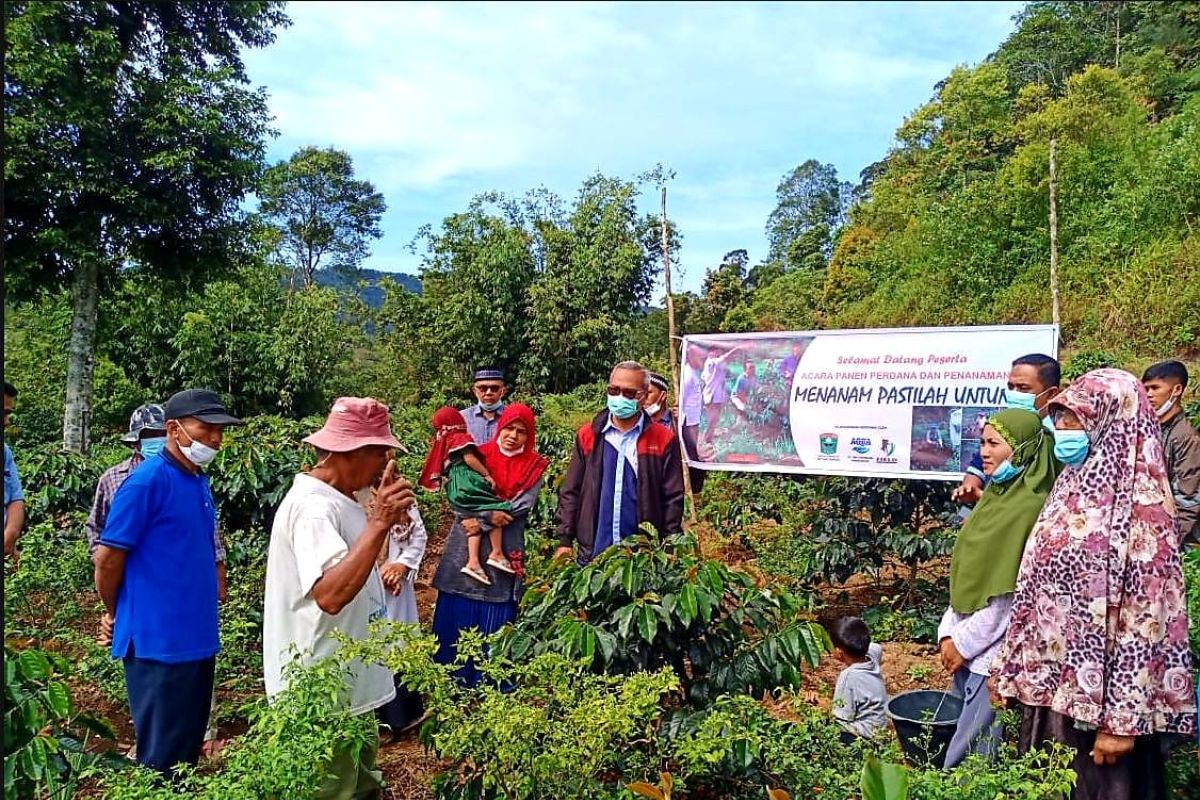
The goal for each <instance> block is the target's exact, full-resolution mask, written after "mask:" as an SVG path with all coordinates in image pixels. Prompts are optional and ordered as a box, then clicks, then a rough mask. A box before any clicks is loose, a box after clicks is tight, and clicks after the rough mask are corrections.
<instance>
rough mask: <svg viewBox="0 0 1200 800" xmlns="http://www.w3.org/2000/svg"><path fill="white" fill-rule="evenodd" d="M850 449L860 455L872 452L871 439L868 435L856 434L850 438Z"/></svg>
mask: <svg viewBox="0 0 1200 800" xmlns="http://www.w3.org/2000/svg"><path fill="white" fill-rule="evenodd" d="M850 449H851V450H853V451H854V452H856V453H858V454H859V455H864V456H865V455H866V454H867V453H869V452H871V440H870V439H868V438H867V437H866V436H855V437H854V438H853V439H851V440H850Z"/></svg>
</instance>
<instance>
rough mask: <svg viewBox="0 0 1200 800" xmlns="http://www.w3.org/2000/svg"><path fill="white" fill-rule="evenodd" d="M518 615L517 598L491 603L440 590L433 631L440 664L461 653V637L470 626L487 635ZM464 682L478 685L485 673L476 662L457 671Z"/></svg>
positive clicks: (436, 657)
mask: <svg viewBox="0 0 1200 800" xmlns="http://www.w3.org/2000/svg"><path fill="white" fill-rule="evenodd" d="M516 618H517V604H516V601H509V602H507V603H489V602H488V601H486V600H472V599H471V598H469V597H463V596H462V595H457V594H449V593H447V592H438V598H437V605H436V606H434V609H433V635H434V636H436V637H437V640H438V651H437V655H436V656H435V657H434V658H435V660H436V661H437V662H438V663H439V664H450V663H453V661H454V659H455V657H456V656H457V655H458V637H459V634H460V633H461V632H462V631H465V630H469V629H471V628H475V629H477V630H478V631H479V632H480V633H482V634H484V635H487V634H490V633H495V632H496V631H498V630H500V629H501V628H503V627H504V626H505V625H507V624H508V623H510V622H512V621H513V620H514V619H516ZM454 675H455V677H456V678H458V680H459V681H460V682H462V684H463V685H465V686H475V685H477V684H478V683H479V680H480V678H481V677H482V676H481V675H480V673H479V670H477V669H475V664H474V663H473V662H470V661H468V662H467V663H466V664H465V665H463V666H462V667H461V668H459V669H458V670H457V671H455V673H454Z"/></svg>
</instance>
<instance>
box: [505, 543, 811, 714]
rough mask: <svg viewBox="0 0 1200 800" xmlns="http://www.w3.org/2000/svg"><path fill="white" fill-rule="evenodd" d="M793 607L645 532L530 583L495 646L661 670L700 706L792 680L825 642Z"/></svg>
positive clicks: (622, 670)
mask: <svg viewBox="0 0 1200 800" xmlns="http://www.w3.org/2000/svg"><path fill="white" fill-rule="evenodd" d="M800 608H801V606H800V603H799V601H798V600H797V599H796V598H795V597H793V596H792V595H791V594H789V593H788V592H786V591H782V590H774V589H771V588H763V587H758V586H755V585H754V582H753V581H752V580H751V579H750V578H749V577H748V576H747V575H745V574H743V573H741V572H737V571H734V570H732V569H730V568H729V567H727V566H726V565H725V564H722V563H720V562H717V561H713V560H709V559H706V558H704V557H703V556H702V554H701V553H700V549H699V546H698V544H697V542H696V540H695V539H694V538H692V537H689V536H677V537H672V538H670V539H667V540H665V541H662V540H660V539H659V538H658V537H657V536H654V535H653V534H648V535H643V536H639V537H637V538H635V539H633V540H628V541H625V542H622V543H621V544H619V545H616V546H614V547H612V548H609V549H608V550H606V551H605V552H604V553H602V554H601V555H600V556H598V557H597V558H596V559H594V560H593V561H592V562H591V563H589V564H587V565H586V566H583V567H580V566H578V565H574V564H572V565H567V566H565V567H564V568H563V569H562V570H561V571H560V572H559V573H558V574H557V575H555V576H553V577H552V578H551V579H549V580H548V581H546V582H543V583H542V584H540V585H536V586H534V587H532V588H531V589H530V590H529V591H528V593H527V594H526V597H525V601H524V603H523V606H522V613H521V615H520V616H519V618H518V619H517V621H516V623H515V624H514V625H513V626H512V627H511V628H510V629H508V630H506V631H505V632H504V633H503V635H501V636H500V638H499V640H498V642H497V645H496V648H497V653H498V655H499V656H500V657H502V658H510V659H521V658H525V657H529V656H531V655H540V654H543V653H560V654H563V655H565V656H567V657H569V658H573V659H581V660H582V661H583V662H584V663H585V664H587V665H588V666H590V667H591V668H592V669H593V670H594V671H596V672H604V673H617V674H628V673H634V672H639V671H653V670H657V669H659V668H661V667H664V666H666V667H669V668H671V669H672V670H673V671H674V672H675V675H676V676H677V677H678V679H679V682H680V685H681V687H682V688H683V692H684V696H685V697H686V699H687V700H688V701H689V702H691V703H692V704H694V705H698V706H703V705H706V704H708V703H710V702H712V700H713V699H715V698H716V697H717V696H718V695H721V694H727V693H742V692H744V693H748V694H752V695H756V696H757V695H761V694H762V693H763V692H765V691H769V690H772V689H776V688H780V687H793V686H797V685H798V684H799V681H800V667H801V664H802V663H807V664H809V665H812V666H815V665H816V664H817V663H818V661H819V659H820V657H821V654H822V653H823V652H825V651H826V650H827V649H828V647H829V644H828V637H827V636H826V634H825V632H824V629H822V628H821V627H820V626H818V625H816V624H814V623H810V622H805V621H800V620H798V619H797V615H798V613H799V611H800Z"/></svg>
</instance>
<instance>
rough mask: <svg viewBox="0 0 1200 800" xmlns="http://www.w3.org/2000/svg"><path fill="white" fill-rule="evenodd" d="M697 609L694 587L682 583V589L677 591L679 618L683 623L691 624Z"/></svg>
mask: <svg viewBox="0 0 1200 800" xmlns="http://www.w3.org/2000/svg"><path fill="white" fill-rule="evenodd" d="M699 610H700V605H699V602H698V601H697V600H696V587H695V586H693V585H692V584H690V583H688V584H684V587H683V589H682V590H681V591H680V592H679V618H680V619H681V620H683V624H684V625H691V624H692V620H694V619H695V618H696V614H697V613H698V612H699Z"/></svg>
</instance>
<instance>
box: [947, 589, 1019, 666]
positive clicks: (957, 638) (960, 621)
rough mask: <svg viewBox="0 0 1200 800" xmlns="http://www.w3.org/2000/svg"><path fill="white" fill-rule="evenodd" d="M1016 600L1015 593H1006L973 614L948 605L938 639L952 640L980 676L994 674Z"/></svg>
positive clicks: (989, 601) (994, 598)
mask: <svg viewBox="0 0 1200 800" xmlns="http://www.w3.org/2000/svg"><path fill="white" fill-rule="evenodd" d="M1012 602H1013V596H1012V595H1011V594H1002V595H997V596H996V597H993V598H992V599H991V600H988V604H987V605H986V606H984V607H983V608H981V609H979V610H978V611H973V612H971V613H970V614H959V613H958V612H956V611H955V610H954V609H953V608H947V609H946V613H945V614H943V615H942V621H941V624H939V625H938V641H939V642H940V641H942V639H946V638H949V639H951V640H952V641H953V642H954V646H955V648H957V649H958V652H959V653H960V654H961V655H962V657H963V658H965V659H966V660H967V669H969V670H970V671H971V672H973V673H975V674H976V675H988V674H990V673H991V671H992V657H993V656H994V655H995V654H996V651H997V650H999V649H1000V643H1001V642H1003V641H1004V634H1005V632H1006V631H1007V630H1008V621H1009V619H1010V618H1011V617H1012Z"/></svg>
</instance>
